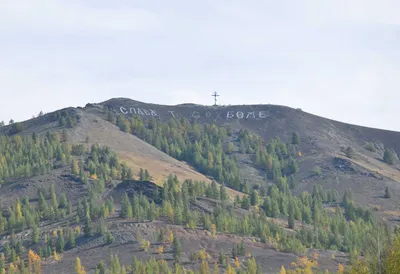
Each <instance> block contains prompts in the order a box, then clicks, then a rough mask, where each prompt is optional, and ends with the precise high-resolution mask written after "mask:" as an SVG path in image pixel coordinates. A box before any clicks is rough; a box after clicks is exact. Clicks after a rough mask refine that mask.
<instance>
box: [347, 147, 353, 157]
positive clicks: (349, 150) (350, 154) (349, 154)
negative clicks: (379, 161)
mask: <svg viewBox="0 0 400 274" xmlns="http://www.w3.org/2000/svg"><path fill="white" fill-rule="evenodd" d="M354 155H355V152H354V150H353V148H352V147H347V148H346V157H347V158H354Z"/></svg>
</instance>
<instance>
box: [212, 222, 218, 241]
mask: <svg viewBox="0 0 400 274" xmlns="http://www.w3.org/2000/svg"><path fill="white" fill-rule="evenodd" d="M211 230H212V236H213V237H214V238H215V237H216V236H217V226H216V225H215V224H211Z"/></svg>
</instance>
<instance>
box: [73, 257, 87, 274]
mask: <svg viewBox="0 0 400 274" xmlns="http://www.w3.org/2000/svg"><path fill="white" fill-rule="evenodd" d="M75 272H76V274H86V270H85V268H84V267H83V266H82V264H81V259H79V257H76V260H75Z"/></svg>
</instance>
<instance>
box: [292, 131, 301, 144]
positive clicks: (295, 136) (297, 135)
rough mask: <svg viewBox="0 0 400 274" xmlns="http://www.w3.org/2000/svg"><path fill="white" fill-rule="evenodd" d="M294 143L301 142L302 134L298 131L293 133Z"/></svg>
mask: <svg viewBox="0 0 400 274" xmlns="http://www.w3.org/2000/svg"><path fill="white" fill-rule="evenodd" d="M292 144H293V145H298V144H300V135H299V134H298V133H297V132H293V134H292Z"/></svg>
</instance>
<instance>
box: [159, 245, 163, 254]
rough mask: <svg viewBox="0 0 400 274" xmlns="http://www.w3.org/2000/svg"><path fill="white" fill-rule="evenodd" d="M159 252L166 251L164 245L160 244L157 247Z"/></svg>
mask: <svg viewBox="0 0 400 274" xmlns="http://www.w3.org/2000/svg"><path fill="white" fill-rule="evenodd" d="M157 253H158V254H163V253H164V247H163V246H162V245H160V246H159V247H157Z"/></svg>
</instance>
